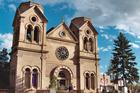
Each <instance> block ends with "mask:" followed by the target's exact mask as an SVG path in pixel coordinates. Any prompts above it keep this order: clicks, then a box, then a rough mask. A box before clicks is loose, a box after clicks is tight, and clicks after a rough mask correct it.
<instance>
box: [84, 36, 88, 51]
mask: <svg viewBox="0 0 140 93" xmlns="http://www.w3.org/2000/svg"><path fill="white" fill-rule="evenodd" d="M87 42H88V40H87V37H85V38H84V45H83V46H84V50H86V51H87Z"/></svg>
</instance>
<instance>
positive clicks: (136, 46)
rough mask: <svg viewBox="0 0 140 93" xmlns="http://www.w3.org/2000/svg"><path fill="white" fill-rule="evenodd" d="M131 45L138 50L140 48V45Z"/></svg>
mask: <svg viewBox="0 0 140 93" xmlns="http://www.w3.org/2000/svg"><path fill="white" fill-rule="evenodd" d="M130 45H132V47H133V48H136V49H138V48H140V45H138V44H136V43H130Z"/></svg>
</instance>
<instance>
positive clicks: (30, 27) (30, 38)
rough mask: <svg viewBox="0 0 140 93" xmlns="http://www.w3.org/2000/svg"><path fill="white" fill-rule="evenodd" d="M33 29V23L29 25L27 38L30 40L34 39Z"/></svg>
mask: <svg viewBox="0 0 140 93" xmlns="http://www.w3.org/2000/svg"><path fill="white" fill-rule="evenodd" d="M32 31H33V27H32V26H31V25H28V27H27V34H26V39H27V40H28V41H30V42H31V41H32Z"/></svg>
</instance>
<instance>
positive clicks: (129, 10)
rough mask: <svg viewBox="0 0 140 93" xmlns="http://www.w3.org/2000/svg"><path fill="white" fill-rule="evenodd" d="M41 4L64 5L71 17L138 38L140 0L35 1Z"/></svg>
mask: <svg viewBox="0 0 140 93" xmlns="http://www.w3.org/2000/svg"><path fill="white" fill-rule="evenodd" d="M35 1H39V2H41V3H43V4H50V5H55V4H60V3H66V4H67V5H68V6H70V7H71V8H73V9H74V10H75V13H74V15H73V17H76V16H86V17H90V18H92V19H93V23H94V24H95V25H98V26H116V28H117V29H120V30H125V31H127V32H128V33H129V34H131V35H134V36H137V37H138V38H140V18H139V16H140V0H82V1H81V0H41V1H40V0H35Z"/></svg>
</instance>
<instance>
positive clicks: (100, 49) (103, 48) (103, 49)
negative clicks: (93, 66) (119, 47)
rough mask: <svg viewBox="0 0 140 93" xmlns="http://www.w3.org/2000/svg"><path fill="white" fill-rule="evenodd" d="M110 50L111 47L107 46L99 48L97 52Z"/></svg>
mask: <svg viewBox="0 0 140 93" xmlns="http://www.w3.org/2000/svg"><path fill="white" fill-rule="evenodd" d="M110 50H112V47H111V46H107V47H100V48H99V51H102V52H108V51H110Z"/></svg>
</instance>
